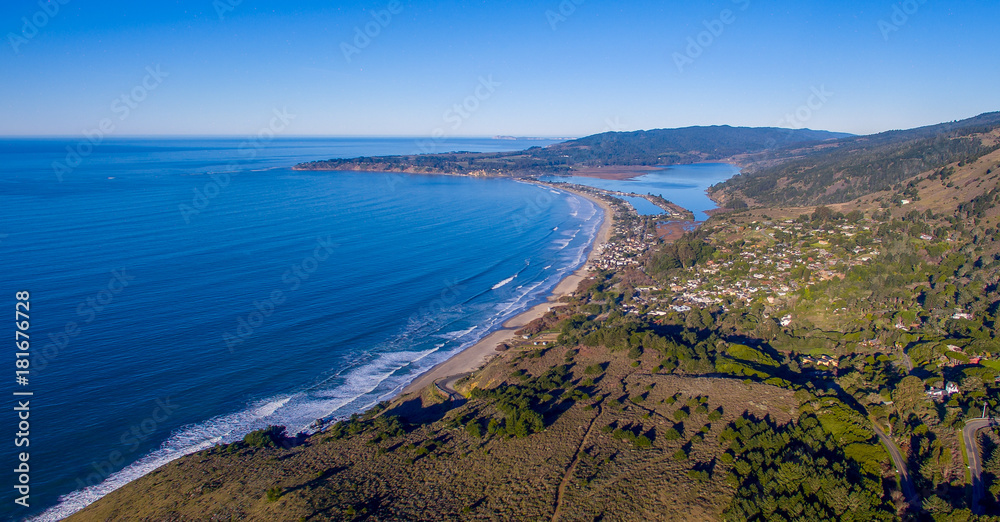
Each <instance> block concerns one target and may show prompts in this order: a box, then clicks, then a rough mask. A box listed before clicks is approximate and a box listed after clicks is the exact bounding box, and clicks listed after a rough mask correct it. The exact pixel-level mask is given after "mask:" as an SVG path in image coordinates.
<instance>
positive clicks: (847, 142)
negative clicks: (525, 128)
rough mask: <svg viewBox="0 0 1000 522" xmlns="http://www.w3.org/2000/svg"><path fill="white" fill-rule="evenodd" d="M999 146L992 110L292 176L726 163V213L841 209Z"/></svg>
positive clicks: (322, 166)
mask: <svg viewBox="0 0 1000 522" xmlns="http://www.w3.org/2000/svg"><path fill="white" fill-rule="evenodd" d="M998 148H1000V112H991V113H986V114H982V115H979V116H976V117H974V118H969V119H966V120H961V121H954V122H950V123H942V124H938V125H931V126H927V127H920V128H917V129H910V130H894V131H888V132H883V133H879V134H873V135H868V136H855V135H852V134H845V133H837V132H827V131H817V130H810V129H779V128H750V127H730V126H727V125H722V126H711V127H685V128H680V129H655V130H648V131H635V132H605V133H602V134H595V135H593V136H587V137H584V138H579V139H575V140H570V141H566V142H563V143H557V144H554V145H550V146H548V147H544V148H543V147H531V148H529V149H527V150H523V151H515V152H500V153H474V152H450V153H445V154H420V155H407V156H378V157H361V158H350V159H329V160H325V161H315V162H310V163H302V164H299V165H296V166H295V168H296V169H299V170H355V171H372V172H407V173H427V174H454V175H467V176H481V177H530V176H537V175H544V174H553V175H572V174H581V173H586V172H587V171H588V169H596V168H606V167H622V168H623V169H622V170H623V172H625V175H626V176H628V175H638V174H641V172H642V169H643V167H650V168H652V167H656V166H669V165H679V164H690V163H701V162H727V163H733V164H736V165H739V166H741V167H743V172H742V173H741V174H740V175H738V176H736V177H734V178H732V179H730V180H729V181H726V182H725V183H722V184H720V185H718V186H716V187H713V189H712V190H711V193H712V195H713V197H715V198H717V199H718V200H722V201H725V202H726V204H727V205H728V206H732V207H737V208H742V207H743V206H761V205H765V206H768V205H817V204H833V203H843V202H846V201H850V200H852V199H855V198H858V197H860V196H864V195H867V194H872V193H874V192H879V191H885V190H890V189H893V187H894V186H895V185H897V184H899V183H900V182H902V181H903V180H906V179H908V178H910V177H913V176H915V175H917V174H920V173H923V172H928V171H933V170H936V169H941V168H944V167H946V166H948V165H950V164H955V163H959V162H972V161H974V160H976V159H978V158H980V157H982V156H984V155H986V154H989V153H991V152H993V151H995V150H997V149H998ZM625 167H628V168H629V169H634V170H631V171H630V170H628V169H625ZM605 170H607V169H605ZM590 172H591V173H593V172H594V171H593V170H591V171H590Z"/></svg>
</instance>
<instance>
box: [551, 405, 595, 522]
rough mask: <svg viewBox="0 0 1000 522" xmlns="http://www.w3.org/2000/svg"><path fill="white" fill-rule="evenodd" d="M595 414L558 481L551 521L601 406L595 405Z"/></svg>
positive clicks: (560, 503) (556, 512)
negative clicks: (560, 480)
mask: <svg viewBox="0 0 1000 522" xmlns="http://www.w3.org/2000/svg"><path fill="white" fill-rule="evenodd" d="M595 408H596V409H597V415H594V418H593V419H591V420H590V425H589V426H587V433H585V434H584V435H583V440H581V441H580V446H579V447H577V448H576V453H574V454H573V462H571V463H570V464H569V467H568V468H566V473H565V474H564V475H563V479H562V482H560V483H559V490H558V491H557V492H556V510H555V511H554V512H553V513H552V522H556V521H557V520H559V514H560V511H561V510H562V502H563V496H564V495H565V493H566V486H568V485H569V483H570V481H571V480H573V474H574V472H576V465H577V464H578V463H579V462H580V453H582V452H583V448H584V446H586V445H587V439H589V438H590V434H591V433H592V432H593V431H594V426H596V425H597V419H599V418H600V417H601V411H602V410H601V406H600V405H597V406H596V407H595Z"/></svg>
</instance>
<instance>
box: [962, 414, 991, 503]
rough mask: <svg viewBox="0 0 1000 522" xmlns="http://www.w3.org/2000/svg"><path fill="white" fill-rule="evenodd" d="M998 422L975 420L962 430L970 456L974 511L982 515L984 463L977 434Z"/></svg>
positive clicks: (987, 419) (967, 423) (966, 424)
mask: <svg viewBox="0 0 1000 522" xmlns="http://www.w3.org/2000/svg"><path fill="white" fill-rule="evenodd" d="M996 423H997V420H996V419H993V418H985V419H973V420H970V421H968V422H966V423H965V428H964V429H962V440H963V441H964V442H965V451H966V453H967V454H968V455H969V471H970V472H971V473H972V511H973V512H974V513H976V514H982V508H981V507H980V505H979V502H980V501H981V500H982V498H983V463H982V458H981V456H980V455H979V444H978V442H977V441H976V433H978V432H979V430H981V429H983V428H988V427H990V426H994V425H996Z"/></svg>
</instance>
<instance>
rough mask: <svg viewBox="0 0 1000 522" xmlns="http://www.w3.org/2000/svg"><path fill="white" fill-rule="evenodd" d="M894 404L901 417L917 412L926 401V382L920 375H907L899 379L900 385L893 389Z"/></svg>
mask: <svg viewBox="0 0 1000 522" xmlns="http://www.w3.org/2000/svg"><path fill="white" fill-rule="evenodd" d="M892 401H893V405H894V406H895V407H896V411H897V412H898V413H899V414H900V416H901V417H904V418H905V417H906V415H908V414H909V413H911V412H916V411H917V410H918V409H923V408H918V407H920V406H922V405H923V404H924V402H925V397H924V383H923V381H921V380H920V378H919V377H916V376H913V375H907V376H906V377H903V380H901V381H899V385H897V386H896V389H895V390H893V391H892Z"/></svg>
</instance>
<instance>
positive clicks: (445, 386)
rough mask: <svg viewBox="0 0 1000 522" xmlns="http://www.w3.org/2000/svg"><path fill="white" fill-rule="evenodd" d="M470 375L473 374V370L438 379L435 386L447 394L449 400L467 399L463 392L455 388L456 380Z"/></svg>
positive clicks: (459, 400)
mask: <svg viewBox="0 0 1000 522" xmlns="http://www.w3.org/2000/svg"><path fill="white" fill-rule="evenodd" d="M468 375H471V372H467V373H463V374H460V375H453V376H451V377H449V378H447V379H443V380H440V381H436V382H435V383H434V386H437V389H438V390H440V391H441V393H443V394H445V395H447V396H448V400H450V401H455V402H461V401H464V400H465V397H463V396H462V394H461V393H458V391H456V390H455V382H456V381H458V380H459V379H462V378H464V377H467V376H468Z"/></svg>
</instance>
